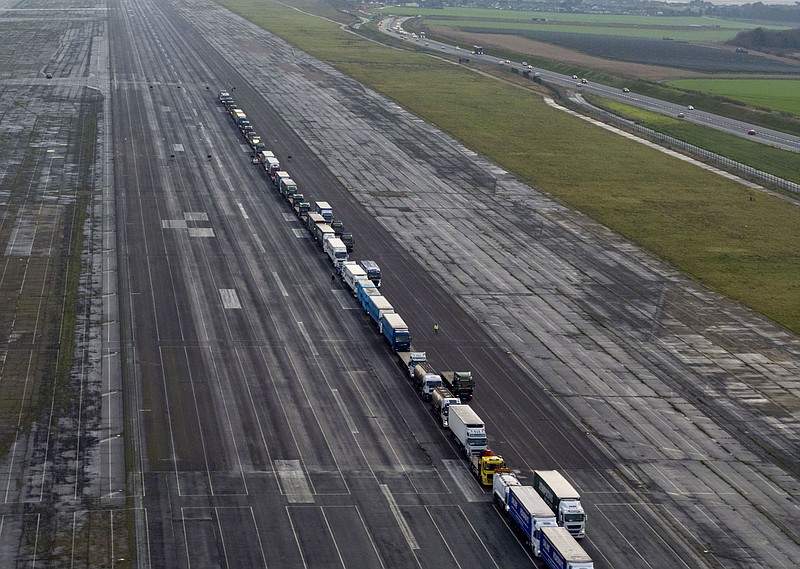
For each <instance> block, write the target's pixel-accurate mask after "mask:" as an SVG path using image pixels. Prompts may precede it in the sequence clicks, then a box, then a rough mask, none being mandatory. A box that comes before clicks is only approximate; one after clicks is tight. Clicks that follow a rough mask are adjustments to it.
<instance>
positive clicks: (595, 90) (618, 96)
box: [378, 16, 800, 152]
mask: <svg viewBox="0 0 800 569" xmlns="http://www.w3.org/2000/svg"><path fill="white" fill-rule="evenodd" d="M408 19H409V18H408V17H407V16H403V17H397V16H392V17H387V18H384V19H383V20H381V21H380V22H379V23H378V29H379V30H380V31H382V32H383V33H385V34H387V35H390V36H392V37H394V38H396V39H401V40H403V41H405V42H407V43H412V44H415V45H416V46H418V47H422V48H425V49H426V50H430V51H431V52H434V53H442V54H446V55H447V56H449V57H452V58H456V59H457V58H469V59H470V60H474V61H478V62H481V63H486V64H491V65H496V66H498V67H502V69H504V70H506V71H509V72H515V73H518V74H520V75H521V74H522V72H523V71H526V70H528V71H530V73H531V76H532V75H533V74H534V73H539V74H540V75H541V79H542V81H544V82H547V83H552V84H553V85H558V86H559V87H569V88H572V89H575V90H578V91H580V92H584V93H591V94H594V95H597V96H600V97H605V98H608V99H612V100H615V101H619V102H621V103H625V104H627V105H631V106H634V107H638V108H640V109H645V110H648V111H651V112H654V113H659V114H663V115H668V116H671V117H678V116H680V118H682V119H683V120H686V121H690V122H694V123H697V124H700V125H703V126H707V127H709V128H713V129H715V130H719V131H722V132H726V133H728V134H732V135H735V136H741V137H744V138H748V139H750V140H753V141H755V142H760V143H762V144H767V145H769V146H774V147H775V148H781V149H783V150H789V151H791V152H800V136H793V135H791V134H787V133H785V132H780V131H777V130H772V129H767V128H764V127H762V126H759V125H753V124H749V123H746V122H742V121H738V120H735V119H730V118H727V117H723V116H720V115H716V114H713V113H708V112H705V111H703V110H700V109H697V108H691V109H690V108H688V107H684V106H681V105H677V104H675V103H670V102H668V101H662V100H660V99H655V98H653V97H648V96H647V95H642V94H639V93H634V92H633V91H628V92H625V91H622V90H621V89H618V88H616V87H609V86H607V85H603V84H602V83H596V82H594V81H590V82H588V83H582V82H581V80H580V79H579V78H578V77H575V76H569V75H562V74H560V73H554V72H553V71H550V70H547V69H539V68H536V67H533V66H529V67H525V66H523V65H522V63H521V62H516V61H509V60H504V59H502V58H499V57H495V56H492V55H490V54H480V55H476V54H473V53H471V52H470V51H471V49H472V48H471V47H468V48H466V49H465V48H462V47H460V46H455V45H451V44H447V43H442V42H438V41H434V40H432V39H429V38H419V37H413V36H412V35H411V34H407V35H398V34H397V32H396V31H394V28H395V26H398V25H399V26H402V23H403V22H404V21H406V20H408ZM692 107H694V105H692ZM749 131H755V133H756V134H755V136H751V135H749V134H748V132H749Z"/></svg>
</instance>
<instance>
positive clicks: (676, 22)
mask: <svg viewBox="0 0 800 569" xmlns="http://www.w3.org/2000/svg"><path fill="white" fill-rule="evenodd" d="M379 12H382V13H384V14H397V15H400V16H415V15H420V16H423V17H434V18H453V19H456V18H472V19H479V20H481V21H487V22H488V21H491V20H521V21H530V20H531V19H532V18H545V19H547V21H548V22H568V23H569V22H571V23H583V24H619V25H626V26H649V27H661V28H663V29H669V28H678V27H700V26H702V27H707V28H711V29H714V28H717V27H719V28H728V29H736V30H749V29H752V28H756V27H762V28H767V29H788V28H790V27H791V26H770V25H758V24H752V23H749V22H738V21H734V20H722V19H719V18H707V17H700V16H698V17H690V16H683V17H681V16H671V17H659V16H626V15H617V14H560V13H555V12H517V11H514V10H490V9H484V8H444V9H442V10H437V9H431V8H412V7H409V8H406V7H401V6H389V7H387V8H382V9H381V10H379Z"/></svg>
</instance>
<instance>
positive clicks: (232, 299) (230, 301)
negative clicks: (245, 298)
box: [219, 288, 242, 309]
mask: <svg viewBox="0 0 800 569" xmlns="http://www.w3.org/2000/svg"><path fill="white" fill-rule="evenodd" d="M219 295H220V296H221V297H222V306H223V307H225V308H226V309H236V308H239V309H240V308H242V304H241V303H240V302H239V295H238V294H236V289H235V288H221V289H219Z"/></svg>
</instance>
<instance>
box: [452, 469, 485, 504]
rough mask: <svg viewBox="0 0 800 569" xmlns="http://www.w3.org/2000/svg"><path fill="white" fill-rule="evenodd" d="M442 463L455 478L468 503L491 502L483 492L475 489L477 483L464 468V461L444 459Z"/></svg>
mask: <svg viewBox="0 0 800 569" xmlns="http://www.w3.org/2000/svg"><path fill="white" fill-rule="evenodd" d="M442 463H443V464H444V468H445V470H447V472H448V473H449V474H450V476H451V477H452V478H453V481H454V482H455V483H456V486H458V489H459V490H461V493H462V494H464V497H465V498H466V499H467V502H488V501H489V500H491V497H488V498H487V497H486V495H485V494H484V493H483V492H479V491H478V490H476V489H475V481H474V480H473V478H472V475H471V474H470V473H469V471H468V470H467V469H466V467H465V466H464V461H462V460H454V459H444V460H442Z"/></svg>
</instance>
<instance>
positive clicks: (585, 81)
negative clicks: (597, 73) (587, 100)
mask: <svg viewBox="0 0 800 569" xmlns="http://www.w3.org/2000/svg"><path fill="white" fill-rule="evenodd" d="M581 83H583V84H584V85H588V84H589V81H588V80H587V79H581Z"/></svg>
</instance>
